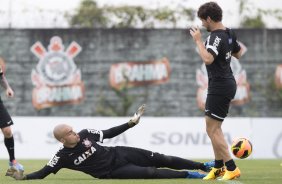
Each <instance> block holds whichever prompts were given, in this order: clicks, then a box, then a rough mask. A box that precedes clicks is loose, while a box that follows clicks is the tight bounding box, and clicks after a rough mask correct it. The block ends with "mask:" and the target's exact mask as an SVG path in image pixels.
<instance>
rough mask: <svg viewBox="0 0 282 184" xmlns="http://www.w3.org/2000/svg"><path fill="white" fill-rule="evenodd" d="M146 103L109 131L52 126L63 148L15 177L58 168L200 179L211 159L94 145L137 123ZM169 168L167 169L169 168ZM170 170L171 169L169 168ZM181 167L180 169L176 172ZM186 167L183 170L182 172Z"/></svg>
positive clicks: (109, 174)
mask: <svg viewBox="0 0 282 184" xmlns="http://www.w3.org/2000/svg"><path fill="white" fill-rule="evenodd" d="M144 111H145V105H142V106H141V107H139V109H138V111H137V112H136V113H135V114H134V116H133V117H132V118H131V119H130V120H129V122H127V123H125V124H122V125H120V126H116V127H113V128H110V129H108V130H94V129H83V130H81V131H80V132H79V133H76V132H74V131H73V129H72V127H70V126H69V125H66V124H60V125H57V126H56V127H55V128H54V131H53V133H54V136H55V138H56V139H57V140H58V141H60V142H61V143H63V147H62V148H61V149H60V150H59V151H58V152H57V153H56V154H55V156H54V157H53V158H52V159H51V160H50V161H49V163H47V165H45V166H44V167H43V168H42V169H40V170H38V171H36V172H33V173H30V174H26V175H25V174H23V172H20V171H15V172H14V173H13V175H12V177H13V178H15V179H16V180H32V179H43V178H45V177H46V176H48V175H49V174H51V173H54V174H56V173H57V172H58V171H59V170H60V169H61V168H68V169H72V170H76V171H81V172H84V173H86V174H89V175H91V176H93V177H95V178H100V179H159V178H203V177H204V176H206V175H205V174H201V173H199V172H196V171H193V172H191V171H187V170H196V169H199V170H202V171H204V172H208V171H210V170H211V167H213V166H214V162H213V161H212V162H206V163H200V162H194V161H191V160H186V159H183V158H179V157H174V156H168V155H163V154H160V153H157V152H152V151H148V150H144V149H139V148H133V147H124V146H117V147H106V146H101V145H99V144H97V142H101V143H102V142H103V139H109V138H112V137H115V136H117V135H119V134H121V133H123V132H124V131H126V130H128V129H129V128H132V127H134V126H135V125H136V124H138V123H139V120H140V117H141V115H142V114H143V113H144ZM169 168H170V169H169ZM171 169H173V170H171ZM177 170H181V171H177ZM185 170H186V171H185Z"/></svg>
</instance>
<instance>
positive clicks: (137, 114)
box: [129, 104, 146, 125]
mask: <svg viewBox="0 0 282 184" xmlns="http://www.w3.org/2000/svg"><path fill="white" fill-rule="evenodd" d="M145 108H146V105H145V104H143V105H141V106H140V107H139V108H138V110H137V112H135V113H134V115H133V117H132V118H131V119H130V120H129V123H131V124H134V125H136V124H138V123H139V120H140V117H141V116H142V115H143V113H144V112H145Z"/></svg>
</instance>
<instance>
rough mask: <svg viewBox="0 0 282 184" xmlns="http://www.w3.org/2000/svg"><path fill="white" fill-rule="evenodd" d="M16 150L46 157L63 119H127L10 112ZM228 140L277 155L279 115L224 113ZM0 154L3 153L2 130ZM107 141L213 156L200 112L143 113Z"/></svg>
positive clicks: (88, 123)
mask: <svg viewBox="0 0 282 184" xmlns="http://www.w3.org/2000/svg"><path fill="white" fill-rule="evenodd" d="M13 120H14V123H15V125H13V126H12V129H13V132H14V138H15V149H16V150H15V151H16V157H17V158H18V159H49V158H51V156H52V155H53V154H55V153H56V151H57V150H58V149H59V148H60V147H61V144H60V143H58V142H57V141H56V140H55V139H54V138H53V135H52V131H53V127H54V126H55V125H56V124H59V123H66V124H69V125H71V126H73V127H74V130H75V131H77V132H78V131H80V130H81V129H83V128H94V129H97V130H105V129H108V128H111V127H113V126H117V125H120V124H122V123H125V122H126V121H127V120H128V118H120V117H115V118H92V117H85V118H84V117H13ZM223 130H224V134H225V137H226V139H227V141H228V144H229V145H230V144H231V142H232V140H233V139H234V138H236V137H246V138H248V139H250V140H251V142H252V143H253V153H252V155H251V156H250V158H282V118H227V119H226V120H225V122H224V123H223ZM0 140H1V147H2V148H1V149H0V150H1V151H0V158H1V159H7V158H8V153H7V151H6V148H5V146H4V143H3V135H2V134H1V137H0ZM103 145H106V146H116V145H124V146H133V147H139V148H144V149H149V150H152V151H156V152H160V153H164V154H169V155H175V156H181V157H184V158H193V159H201V158H207V159H211V158H213V152H212V147H211V143H210V140H209V138H208V136H207V135H206V132H205V122H204V118H203V117H185V118H179V117H162V118H156V117H144V118H142V119H141V122H140V124H138V125H137V126H135V127H134V128H132V129H129V130H128V131H126V132H125V133H123V134H121V135H119V136H117V137H115V138H113V139H108V140H104V143H103Z"/></svg>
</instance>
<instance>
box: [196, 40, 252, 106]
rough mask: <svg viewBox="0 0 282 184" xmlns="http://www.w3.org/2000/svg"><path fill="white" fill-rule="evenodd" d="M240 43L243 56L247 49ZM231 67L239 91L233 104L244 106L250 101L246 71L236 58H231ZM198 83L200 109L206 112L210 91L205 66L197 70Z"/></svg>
mask: <svg viewBox="0 0 282 184" xmlns="http://www.w3.org/2000/svg"><path fill="white" fill-rule="evenodd" d="M239 43H240V45H241V48H242V49H243V52H242V54H245V53H246V51H247V48H246V47H245V45H244V44H242V43H241V42H239ZM230 66H231V69H232V71H233V75H234V77H235V80H236V83H237V91H236V94H235V97H234V99H233V100H232V102H231V104H234V105H243V104H245V103H247V102H248V101H249V100H250V84H249V82H248V81H247V74H246V71H245V70H243V69H242V65H241V64H240V62H239V60H238V59H236V58H235V57H232V58H231V63H230ZM196 81H197V84H198V86H199V88H198V91H197V104H198V107H199V108H200V109H202V110H204V109H205V103H206V98H207V91H208V74H207V69H206V66H205V64H202V65H201V68H200V69H197V71H196Z"/></svg>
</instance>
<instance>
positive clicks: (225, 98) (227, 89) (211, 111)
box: [205, 79, 237, 121]
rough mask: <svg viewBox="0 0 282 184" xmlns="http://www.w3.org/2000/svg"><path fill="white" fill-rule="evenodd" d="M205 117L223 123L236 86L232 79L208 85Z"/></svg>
mask: <svg viewBox="0 0 282 184" xmlns="http://www.w3.org/2000/svg"><path fill="white" fill-rule="evenodd" d="M209 85H212V86H209V89H208V95H207V99H206V107H205V115H206V116H209V117H211V118H213V119H215V120H218V121H223V120H224V118H225V117H226V116H227V114H228V110H229V106H230V102H231V100H232V99H233V98H234V96H235V93H236V89H237V85H236V82H235V80H234V79H226V80H218V81H216V82H214V81H212V82H210V83H209Z"/></svg>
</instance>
